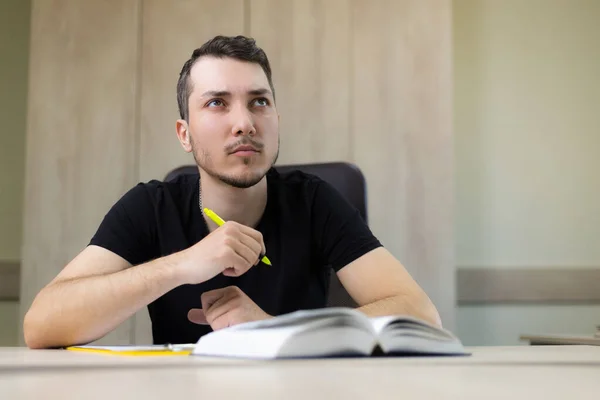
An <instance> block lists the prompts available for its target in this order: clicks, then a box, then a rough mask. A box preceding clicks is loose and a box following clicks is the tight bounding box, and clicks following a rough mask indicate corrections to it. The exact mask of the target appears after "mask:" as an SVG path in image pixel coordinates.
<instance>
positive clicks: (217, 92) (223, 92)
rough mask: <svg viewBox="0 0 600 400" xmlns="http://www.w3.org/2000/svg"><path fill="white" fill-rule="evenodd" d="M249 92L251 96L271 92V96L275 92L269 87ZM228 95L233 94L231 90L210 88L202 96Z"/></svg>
mask: <svg viewBox="0 0 600 400" xmlns="http://www.w3.org/2000/svg"><path fill="white" fill-rule="evenodd" d="M247 94H249V95H250V96H264V95H266V94H269V95H271V96H272V95H273V93H271V91H270V90H269V89H267V88H260V89H252V90H248V92H247ZM227 96H231V92H228V91H227V90H209V91H207V92H204V93H202V96H201V97H227Z"/></svg>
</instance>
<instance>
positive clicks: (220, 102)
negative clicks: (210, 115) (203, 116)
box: [206, 99, 225, 107]
mask: <svg viewBox="0 0 600 400" xmlns="http://www.w3.org/2000/svg"><path fill="white" fill-rule="evenodd" d="M224 105H225V103H223V100H220V99H214V100H211V101H209V102H208V103H206V106H207V107H222V106H224Z"/></svg>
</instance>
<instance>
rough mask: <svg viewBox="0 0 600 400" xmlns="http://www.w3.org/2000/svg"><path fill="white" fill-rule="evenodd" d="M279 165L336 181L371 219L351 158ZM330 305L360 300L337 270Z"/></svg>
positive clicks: (187, 169)
mask: <svg viewBox="0 0 600 400" xmlns="http://www.w3.org/2000/svg"><path fill="white" fill-rule="evenodd" d="M275 169H276V170H277V171H278V172H280V173H284V172H289V171H293V170H299V171H302V172H304V173H307V174H312V175H315V176H318V177H319V178H321V179H323V180H324V181H326V182H327V183H329V184H330V185H332V186H333V187H334V188H335V189H336V190H337V191H339V192H340V194H341V195H342V196H344V197H345V198H346V199H347V200H348V202H349V203H350V204H352V205H353V206H354V207H355V208H356V209H357V210H358V212H359V213H360V215H361V217H362V218H363V220H364V221H365V222H367V221H368V220H367V190H366V182H365V178H364V175H363V174H362V172H361V171H360V169H359V168H358V167H357V166H356V165H354V164H351V163H347V162H327V163H315V164H290V165H276V166H275ZM197 173H198V168H197V167H196V166H195V165H184V166H181V167H178V168H175V169H174V170H172V171H171V172H169V173H168V174H167V176H166V177H165V180H166V181H169V180H172V179H174V178H176V177H177V176H179V175H183V174H197ZM327 304H328V306H330V307H336V306H343V307H355V306H356V303H355V302H354V300H353V299H352V297H350V295H349V294H348V292H347V291H346V290H345V289H344V287H343V286H342V284H341V282H340V281H339V279H338V278H337V275H336V274H330V280H329V299H328V302H327Z"/></svg>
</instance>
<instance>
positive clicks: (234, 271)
mask: <svg viewBox="0 0 600 400" xmlns="http://www.w3.org/2000/svg"><path fill="white" fill-rule="evenodd" d="M225 263H226V265H229V267H228V268H225V269H224V270H223V275H225V276H240V275H242V274H244V273H245V272H246V271H248V270H249V269H250V267H252V265H253V263H254V261H248V260H247V259H245V258H244V257H242V256H241V255H240V254H238V253H237V252H236V251H235V250H234V249H231V254H230V255H229V257H228V259H227V260H226V261H225Z"/></svg>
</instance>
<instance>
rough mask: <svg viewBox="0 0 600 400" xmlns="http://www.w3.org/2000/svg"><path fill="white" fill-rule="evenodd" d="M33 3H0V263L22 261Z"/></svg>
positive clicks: (20, 0)
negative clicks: (30, 17)
mask: <svg viewBox="0 0 600 400" xmlns="http://www.w3.org/2000/svg"><path fill="white" fill-rule="evenodd" d="M29 12H30V2H29V1H25V0H4V1H2V2H1V3H0V51H1V53H2V61H0V261H18V260H20V259H21V227H22V225H23V223H22V209H23V206H22V205H23V187H24V178H25V174H24V171H25V157H24V155H25V121H26V112H27V104H26V96H27V70H28V66H27V64H28V58H29Z"/></svg>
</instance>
